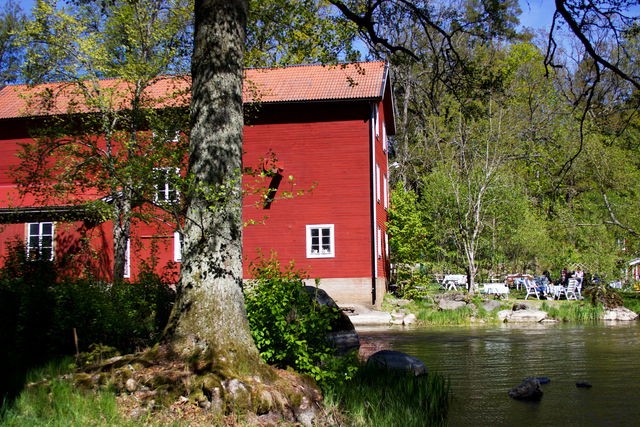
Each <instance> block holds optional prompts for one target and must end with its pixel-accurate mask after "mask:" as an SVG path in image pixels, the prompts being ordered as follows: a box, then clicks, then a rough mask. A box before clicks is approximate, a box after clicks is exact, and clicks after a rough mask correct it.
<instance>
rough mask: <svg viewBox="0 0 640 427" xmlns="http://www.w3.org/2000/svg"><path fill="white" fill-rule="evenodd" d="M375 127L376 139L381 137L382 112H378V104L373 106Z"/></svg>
mask: <svg viewBox="0 0 640 427" xmlns="http://www.w3.org/2000/svg"><path fill="white" fill-rule="evenodd" d="M373 118H374V119H373V120H374V121H373V126H374V127H375V135H376V138H378V137H380V111H379V110H378V104H374V106H373Z"/></svg>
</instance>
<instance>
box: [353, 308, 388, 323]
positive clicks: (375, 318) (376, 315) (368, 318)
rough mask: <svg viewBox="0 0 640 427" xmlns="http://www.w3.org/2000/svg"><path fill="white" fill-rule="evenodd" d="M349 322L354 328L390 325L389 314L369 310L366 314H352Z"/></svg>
mask: <svg viewBox="0 0 640 427" xmlns="http://www.w3.org/2000/svg"><path fill="white" fill-rule="evenodd" d="M349 320H350V321H351V323H352V324H353V325H355V326H379V325H388V324H390V323H391V320H392V319H391V314H389V313H387V312H385V311H377V310H370V311H368V312H366V313H359V314H353V315H350V316H349Z"/></svg>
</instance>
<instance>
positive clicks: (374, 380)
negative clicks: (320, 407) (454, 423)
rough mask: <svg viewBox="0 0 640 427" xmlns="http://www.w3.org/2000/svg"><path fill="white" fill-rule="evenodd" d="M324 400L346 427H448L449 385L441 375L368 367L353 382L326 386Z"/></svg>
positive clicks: (363, 368) (364, 367) (362, 368)
mask: <svg viewBox="0 0 640 427" xmlns="http://www.w3.org/2000/svg"><path fill="white" fill-rule="evenodd" d="M324 397H325V404H326V406H327V407H329V408H332V407H333V408H336V409H337V411H338V412H339V413H340V414H342V416H344V417H345V420H344V422H345V424H347V425H353V426H357V427H359V426H363V427H364V426H376V427H385V426H399V425H402V426H407V427H411V426H438V425H445V424H446V421H447V414H448V410H449V401H450V394H449V382H448V380H446V379H444V378H443V377H442V376H441V375H439V374H435V373H429V374H428V375H425V376H420V377H416V376H414V375H412V374H407V373H404V372H397V371H388V370H382V369H378V368H373V367H367V366H363V367H361V368H360V369H359V370H358V372H357V374H356V375H355V376H354V377H353V378H352V379H351V380H350V381H347V382H343V383H336V384H331V385H328V386H326V387H325V389H324Z"/></svg>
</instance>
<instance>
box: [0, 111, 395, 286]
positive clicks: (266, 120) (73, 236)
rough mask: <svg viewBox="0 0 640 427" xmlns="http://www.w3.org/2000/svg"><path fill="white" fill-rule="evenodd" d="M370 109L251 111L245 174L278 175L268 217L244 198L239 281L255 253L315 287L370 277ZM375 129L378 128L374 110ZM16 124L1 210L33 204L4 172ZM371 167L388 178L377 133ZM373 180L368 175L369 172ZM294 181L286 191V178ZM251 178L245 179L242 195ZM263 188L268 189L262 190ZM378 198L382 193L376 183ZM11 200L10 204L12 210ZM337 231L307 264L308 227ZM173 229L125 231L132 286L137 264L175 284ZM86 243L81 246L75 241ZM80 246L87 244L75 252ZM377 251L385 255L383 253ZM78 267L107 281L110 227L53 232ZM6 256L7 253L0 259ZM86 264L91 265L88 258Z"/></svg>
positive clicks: (21, 133)
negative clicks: (271, 161)
mask: <svg viewBox="0 0 640 427" xmlns="http://www.w3.org/2000/svg"><path fill="white" fill-rule="evenodd" d="M371 109H372V103H370V102H365V101H362V102H326V103H322V102H321V103H304V104H278V105H261V106H258V107H257V108H255V109H254V108H249V109H248V110H247V111H249V112H248V113H247V119H246V122H247V125H246V126H245V134H244V140H245V142H244V151H245V156H244V165H245V167H246V166H250V167H255V166H257V165H259V164H262V159H263V158H264V157H267V156H268V155H269V153H271V152H272V153H274V154H275V156H276V157H277V159H278V162H279V164H280V165H281V166H282V167H283V168H284V170H283V171H282V175H283V176H284V179H283V180H282V182H281V184H280V186H279V189H278V192H277V193H276V200H275V201H274V202H273V203H271V205H270V207H269V209H265V208H264V207H263V206H262V205H260V206H259V207H255V206H254V202H256V200H257V199H256V196H246V197H245V201H244V205H245V206H246V207H245V209H244V215H243V217H244V220H245V222H248V221H249V220H252V219H253V220H256V221H258V222H260V223H259V224H253V225H248V226H247V227H246V228H245V229H244V238H243V243H244V256H245V261H246V262H245V277H248V269H247V266H248V261H252V260H254V259H256V258H257V256H258V250H261V251H262V253H263V254H266V255H268V254H269V253H270V252H271V251H274V252H277V254H278V257H279V259H280V260H281V261H283V262H288V261H289V260H294V259H295V260H296V265H297V266H298V267H299V268H302V269H304V270H306V271H307V272H308V273H309V274H310V276H311V277H312V278H313V277H320V278H347V277H359V278H361V277H372V275H373V273H372V262H373V260H372V249H373V250H374V254H375V247H374V246H373V243H372V240H371V238H372V234H373V233H375V231H374V230H375V228H374V226H373V225H372V222H371V201H372V199H373V197H374V195H373V194H372V189H371V180H372V171H371V146H370V144H371V138H372V136H371V130H372V126H371V121H370V119H371ZM379 114H380V116H379V118H380V121H379V123H381V122H382V121H383V120H384V112H383V108H382V106H380V108H379ZM26 135H27V130H26V126H25V124H24V122H23V121H22V120H14V121H5V122H4V123H3V124H2V126H0V203H1V206H0V207H12V206H20V205H21V206H28V205H30V204H31V203H32V201H33V199H32V198H28V199H26V200H23V201H22V202H20V203H17V202H15V199H16V197H17V196H16V192H15V189H14V188H13V185H12V184H11V183H12V179H11V177H10V176H9V175H8V174H7V172H8V171H9V170H10V169H11V168H13V167H15V166H16V165H17V164H18V163H19V161H18V159H17V157H16V156H15V152H16V150H17V148H18V146H17V144H16V143H17V142H28V141H29V139H28V138H25V137H26ZM375 147H376V148H375V150H376V151H375V159H376V163H378V164H379V165H380V169H381V174H380V177H381V179H382V177H383V176H384V174H385V173H386V172H387V155H386V153H385V152H384V151H383V149H382V131H380V132H379V138H378V139H377V140H376V141H375ZM373 174H374V175H375V165H374V166H373ZM290 175H291V176H293V177H294V179H293V180H292V181H290V180H289V179H288V177H289V176H290ZM253 180H254V178H252V177H245V179H244V182H245V184H246V185H249V184H250V183H251V182H252V181H253ZM269 180H270V179H269V178H266V183H268V182H269ZM380 188H381V189H382V188H383V185H382V183H381V185H380ZM292 190H293V191H297V190H311V191H308V192H307V191H305V194H303V195H299V196H295V197H293V198H289V199H279V197H281V196H282V195H283V193H284V192H285V191H292ZM383 197H384V196H383V195H381V201H380V203H379V204H378V203H377V202H374V204H375V209H376V220H377V221H376V222H377V225H379V226H380V227H381V228H382V236H383V238H384V234H385V233H384V232H385V230H386V225H385V223H386V221H387V212H386V209H385V208H384V202H383ZM9 199H11V200H9ZM309 224H334V232H335V257H333V258H316V259H313V258H307V257H306V225H309ZM173 231H174V230H173V228H172V227H171V226H166V225H164V226H162V225H158V224H155V223H153V224H143V223H139V224H136V225H135V226H134V227H132V243H131V273H132V276H133V277H135V276H136V275H137V274H138V273H139V271H140V266H141V261H142V260H145V261H146V262H151V263H152V264H153V265H154V266H155V267H156V271H158V272H159V273H161V274H165V275H167V277H168V278H169V277H174V278H177V271H178V267H179V264H176V263H174V259H173V255H174V252H173V246H174V239H173ZM83 236H84V237H86V239H85V240H83V239H82V237H83ZM24 238H25V225H24V224H11V225H4V226H0V242H8V241H15V240H16V239H18V240H20V241H22V242H24ZM83 241H88V242H90V243H89V244H81V242H83ZM385 246H386V245H385V244H384V242H383V243H382V248H383V251H384V249H385ZM80 249H83V250H84V251H85V253H86V254H88V255H86V256H85V255H83V256H84V257H85V258H81V257H80V256H79V255H78V256H77V257H76V259H82V260H83V263H84V264H85V265H86V264H91V265H94V267H95V268H96V270H97V271H98V272H99V274H101V275H102V274H104V277H106V278H108V277H110V268H111V264H112V260H111V257H112V240H111V222H106V223H103V224H99V225H95V224H85V223H82V222H77V223H71V224H60V223H56V257H57V258H59V259H61V258H62V257H61V254H62V253H67V252H72V253H76V254H77V253H79V250H80ZM4 254H6V251H5V245H4V244H2V247H0V255H4ZM87 257H88V258H87ZM386 259H387V254H386V253H385V254H384V255H383V257H381V258H379V259H376V262H377V266H378V274H377V276H378V277H387V273H388V272H387V266H388V262H387V261H386Z"/></svg>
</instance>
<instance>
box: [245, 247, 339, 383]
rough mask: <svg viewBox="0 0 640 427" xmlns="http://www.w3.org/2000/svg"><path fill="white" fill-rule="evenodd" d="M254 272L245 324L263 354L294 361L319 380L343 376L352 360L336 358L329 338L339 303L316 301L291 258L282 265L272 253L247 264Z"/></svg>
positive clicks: (270, 359) (281, 363)
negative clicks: (318, 302) (247, 323)
mask: <svg viewBox="0 0 640 427" xmlns="http://www.w3.org/2000/svg"><path fill="white" fill-rule="evenodd" d="M250 270H251V273H252V275H253V277H254V278H255V279H254V280H253V281H252V283H251V284H249V285H248V286H247V287H246V288H245V290H244V291H245V292H244V293H245V303H246V307H247V316H248V318H249V326H250V328H251V333H252V335H253V339H254V340H255V343H256V346H257V347H258V350H259V351H260V355H261V356H262V358H263V359H264V360H265V361H266V362H267V363H269V364H272V365H275V366H277V367H280V368H286V367H292V368H293V369H295V370H296V371H298V372H302V373H306V374H309V375H311V376H312V377H314V378H315V379H316V380H317V381H320V382H322V381H327V380H329V379H336V378H338V377H341V376H344V372H345V370H346V372H347V377H348V372H349V369H350V368H349V366H350V365H351V362H349V360H348V358H347V359H337V358H336V357H335V355H334V349H333V348H332V346H331V345H330V344H329V342H328V341H327V332H329V331H330V330H331V323H332V321H334V320H335V319H337V318H338V316H339V314H340V313H339V312H338V309H337V308H334V307H328V306H324V305H319V304H317V303H316V302H315V301H314V300H312V298H311V297H310V296H309V294H308V293H307V292H305V290H304V282H303V280H304V279H305V277H306V275H305V273H304V272H302V271H299V270H296V268H295V267H294V265H293V264H290V265H288V266H287V267H285V268H282V267H281V265H280V262H279V261H278V260H277V259H276V258H275V257H273V256H272V257H271V258H269V259H264V260H259V261H257V262H255V263H252V264H251V266H250Z"/></svg>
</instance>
